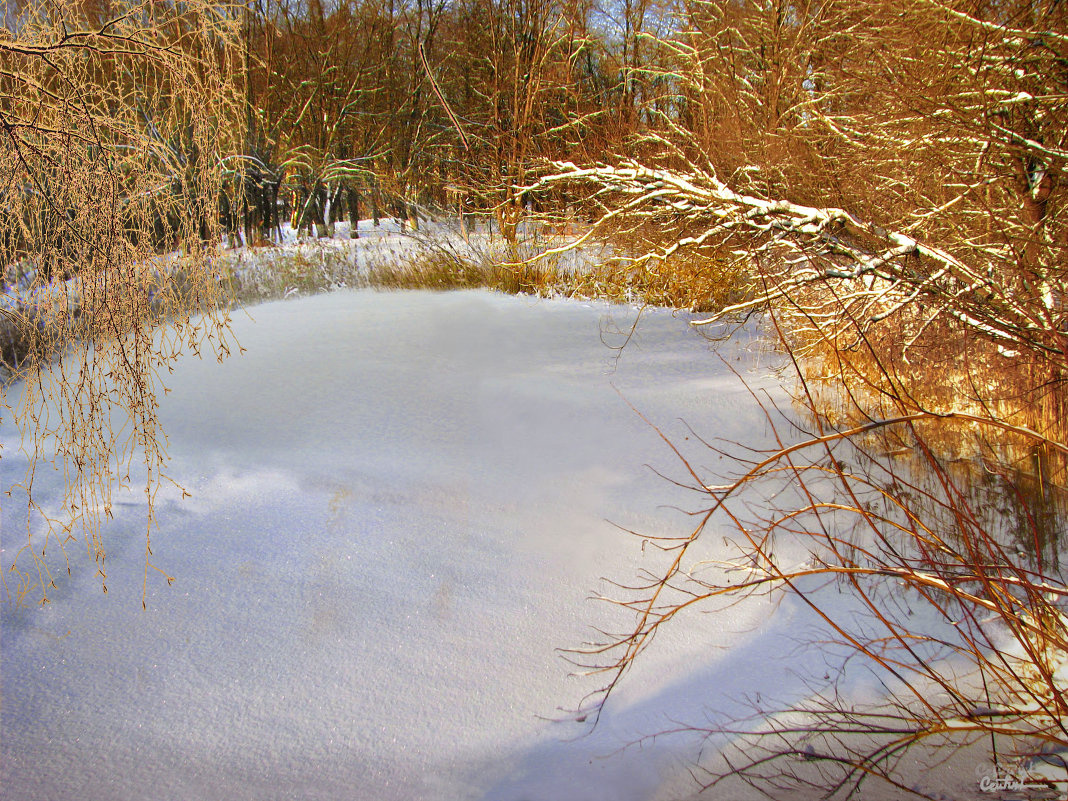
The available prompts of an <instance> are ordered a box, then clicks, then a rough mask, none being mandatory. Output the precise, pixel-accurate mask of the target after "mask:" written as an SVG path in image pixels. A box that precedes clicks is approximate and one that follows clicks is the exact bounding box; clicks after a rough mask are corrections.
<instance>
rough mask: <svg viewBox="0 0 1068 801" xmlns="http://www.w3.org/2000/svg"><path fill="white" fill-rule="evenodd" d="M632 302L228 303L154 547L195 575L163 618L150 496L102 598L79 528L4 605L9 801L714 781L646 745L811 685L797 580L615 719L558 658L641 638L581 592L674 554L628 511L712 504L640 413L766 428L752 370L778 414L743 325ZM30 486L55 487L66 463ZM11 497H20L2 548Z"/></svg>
mask: <svg viewBox="0 0 1068 801" xmlns="http://www.w3.org/2000/svg"><path fill="white" fill-rule="evenodd" d="M636 315H637V312H636V311H635V310H633V309H629V308H622V307H610V306H606V305H600V304H584V303H577V302H562V301H552V302H548V301H542V302H536V301H533V300H530V299H525V298H511V297H503V296H498V295H494V294H490V293H486V292H464V293H447V294H430V293H420V292H415V293H397V294H388V293H373V292H354V291H338V292H335V293H332V294H328V295H321V296H316V297H311V298H303V299H299V300H294V301H279V302H274V303H270V304H265V305H263V306H259V307H254V308H252V309H251V310H250V311H249V314H248V315H244V314H238V315H236V318H235V324H234V327H235V332H236V335H237V339H238V340H239V341H240V343H241V345H242V346H243V347H244V348H245V349H246V351H247V352H246V353H245V354H244V355H242V356H240V357H233V358H231V359H230V360H228V361H226V362H225V363H223V364H217V363H215V362H214V361H212V360H204V361H200V360H196V359H186V360H183V361H181V362H180V363H179V365H178V368H177V370H176V372H175V373H174V374H173V375H171V376H170V377H169V378H168V381H167V383H168V386H169V387H170V389H171V392H170V394H168V395H167V396H166V397H165V398H164V399H163V407H162V416H163V421H164V426H165V429H166V431H167V433H168V435H169V438H170V448H169V452H170V454H171V456H172V462H171V465H170V473H171V475H172V476H174V477H175V478H176V480H178V481H179V482H181V483H182V484H183V485H184V486H185V487H186V488H187V489H188V490H189V491H190V492H191V494H192V497H191V498H189V499H183V498H182V497H181V493H180V492H179V491H178V490H174V491H173V492H171V493H169V494H166V493H165V494H163V495H162V496H161V500H159V501H158V508H157V512H158V518H159V525H158V527H157V529H156V530H155V531H154V533H153V539H152V543H153V553H154V555H153V562H154V564H157V565H159V566H160V567H161V568H162V569H164V570H166V571H167V573H168V574H170V575H172V576H174V577H175V582H174V584H173V586H167V584H166V582H164V581H163V579H162V577H160V576H159V575H158V574H157V573H155V571H152V572H151V573H150V576H149V583H148V587H149V592H148V599H147V603H148V607H147V611H143V610H142V608H141V587H142V581H143V578H144V570H145V566H144V551H145V548H144V511H145V510H144V508H143V505H142V503H141V501H140V497H141V496H140V495H139V494H138V493H137V492H133V491H132V492H130V493H129V495H128V496H127V497H126V499H125V501H124V502H123V503H121V504H119V505H117V506H116V508H115V520H114V521H113V523H112V524H109V525H108V527H107V529H106V531H105V538H106V543H107V545H108V557H107V564H108V576H109V578H108V586H109V592H108V593H107V595H105V594H104V593H102V592H101V588H100V583H99V579H98V578H96V577H94V575H93V573H94V568H93V565H92V563H91V561H90V560H88V559H87V558H85V556H84V554H80V553H79V552H78V547H77V546H72V547H70V548H69V551H70V553H71V554H72V563H73V574H72V576H71V577H70V578H66V577H64V579H63V580H62V581H60V582H59V588H58V590H56V591H55V592H54V593H53V594H52V602H51V603H49V604H47V605H45V606H42V607H23V608H15V607H13V606H11V605H10V604H9V605H5V606H3V607H2V609H0V616H2V617H0V636H2V650H0V658H2V662H0V689H2V706H0V787H3V798H4V799H5V801H20V800H21V799H27V800H28V799H52V800H53V801H61V800H62V799H83V798H93V799H100V800H102V801H106V800H107V799H157V798H158V799H203V798H229V799H274V798H278V799H282V798H286V799H288V798H303V799H342V798H344V799H376V800H377V801H392V800H394V799H395V800H396V801H401V800H402V799H403V800H404V801H420V800H421V799H425V800H426V801H431V800H433V801H438V800H439V799H456V800H458V801H463V800H466V799H471V800H472V801H474V800H476V799H485V800H486V801H490V800H491V799H492V800H493V801H520V800H521V799H522V800H524V801H542V800H544V801H550V800H551V801H599V800H600V799H604V801H609V799H611V801H644V800H645V799H659V798H669V797H670V798H677V797H680V796H685V795H687V794H688V793H690V792H692V790H693V785H692V781H691V779H690V776H689V773H688V768H689V767H690V766H691V765H692V764H693V763H694V762H695V761H696V760H697V759H698V757H699V756H700V755H701V753H702V748H706V747H710V743H705V742H703V741H702V739H701V738H700V737H696V736H694V735H677V736H665V737H662V738H655V739H645V740H642V739H641V738H643V737H649V736H650V735H654V734H656V733H657V732H661V731H665V730H670V729H676V728H678V726H679V725H680V723H689V724H690V725H697V726H700V725H702V724H704V723H705V722H706V721H707V720H708V719H709V717H710V716H711V715H712V714H713V712H722V713H727V714H731V713H734V714H737V713H739V712H742V711H745V710H746V707H745V703H746V699H752V698H754V697H757V698H759V697H761V694H763V695H764V696H765V697H775V698H776V699H778V700H779V701H782V700H786V701H788V700H789V699H791V698H795V699H796V698H801V697H805V696H806V695H807V694H808V693H810V692H811V688H810V687H806V686H805V685H804V683H803V676H804V675H805V672H806V660H811V659H813V658H815V657H813V656H812V655H808V656H805V655H799V653H798V651H797V648H796V639H795V638H796V637H797V636H798V635H799V632H803V631H806V629H807V628H810V627H812V626H813V625H814V624H815V620H814V619H813V618H812V616H811V614H810V613H809V612H808V611H807V609H806V608H805V607H804V605H803V604H799V603H793V602H791V601H790V600H789V599H788V600H787V601H786V602H784V603H781V604H779V605H777V606H775V607H774V608H773V607H772V606H771V605H770V602H769V601H767V600H765V599H753V600H752V601H751V602H749V603H746V604H744V605H740V606H736V607H733V608H731V609H729V610H725V611H722V612H720V613H717V614H716V615H714V616H700V615H689V616H687V615H683V616H682V617H681V619H680V620H679V621H677V623H676V625H674V626H673V627H670V628H668V629H666V630H665V631H664V632H662V633H661V635H659V636H658V638H657V641H656V643H655V646H654V647H653V648H652V649H650V650H649V652H648V653H647V655H646V658H645V659H643V660H641V661H640V662H639V663H638V664H637V665H636V666H635V667H634V668H633V670H632V671H631V672H630V673H629V674H628V675H627V676H626V677H625V679H624V681H623V683H622V684H621V685H620V688H619V691H618V693H617V694H615V695H614V696H613V697H612V698H611V699H610V701H609V704H608V706H607V707H606V708H605V711H604V714H603V715H602V716H601V718H600V721H599V723H598V725H597V726H596V727H595V728H591V725H590V721H586V722H580V721H579V720H577V719H576V718H577V717H580V715H576V714H575V713H574V711H573V710H575V709H577V708H578V707H579V706H580V704H581V702H582V699H583V697H584V696H586V695H587V694H588V693H590V692H591V691H593V690H596V689H597V688H598V687H599V686H600V685H601V682H602V681H603V679H604V677H603V676H592V677H584V678H579V677H574V676H571V675H569V674H570V672H571V671H572V669H573V668H572V667H571V666H570V665H569V664H568V663H567V662H566V661H565V660H564V659H563V658H562V656H561V654H560V652H559V650H558V649H560V648H567V647H573V646H578V645H581V644H582V643H583V642H584V641H587V640H590V639H591V638H594V637H595V636H596V635H595V631H594V629H595V628H608V629H611V630H617V631H618V630H620V629H621V628H624V627H626V626H627V625H628V624H629V622H630V620H629V618H628V616H627V615H626V614H625V613H624V612H623V611H622V610H619V609H618V608H614V607H611V606H609V605H607V604H603V603H597V602H591V601H590V600H589V597H590V596H591V595H593V594H597V593H601V592H607V591H608V590H609V589H610V588H609V587H608V586H607V585H606V583H605V582H604V581H603V579H604V578H605V577H607V578H611V579H616V580H622V581H626V580H628V579H632V578H633V577H634V576H635V575H636V573H637V572H638V571H639V570H640V569H642V568H643V567H644V568H649V569H654V570H655V569H656V568H658V567H659V565H660V561H659V559H657V555H656V553H655V552H654V551H653V549H644V550H643V548H642V542H641V540H640V539H638V538H637V537H634V536H631V535H629V534H626V533H623V532H622V531H620V530H619V528H617V527H616V526H615V525H613V523H617V524H619V525H620V526H623V527H625V528H628V529H633V530H635V531H639V532H643V533H650V534H654V533H664V532H669V533H679V532H682V531H685V530H687V529H688V527H689V526H690V525H692V522H691V519H690V518H688V517H686V516H685V515H683V514H681V513H680V512H678V511H677V510H672V509H671V508H670V507H671V506H672V505H678V506H681V507H684V508H695V507H699V505H700V502H699V498H696V497H695V496H692V495H688V494H687V493H685V492H684V491H682V490H681V489H680V488H678V487H675V486H673V485H671V484H669V483H668V482H666V481H664V480H662V479H660V478H658V477H657V476H656V475H655V474H653V473H652V472H651V471H650V470H649V469H647V468H646V467H645V465H647V464H648V465H650V466H652V467H653V468H655V469H656V470H659V471H661V472H663V473H667V474H670V475H675V476H681V475H682V471H681V468H680V465H679V464H678V462H677V460H676V458H675V457H674V456H673V455H672V454H671V452H670V451H669V449H668V448H667V447H666V446H665V445H664V443H663V442H662V441H661V440H660V438H659V436H658V435H657V433H656V432H655V431H654V430H653V429H651V428H650V427H649V425H647V424H646V423H645V422H643V421H642V420H641V419H640V418H639V417H638V416H637V415H636V414H635V413H634V411H633V410H632V409H631V408H630V407H629V406H628V403H629V404H633V405H634V407H635V408H637V409H638V410H640V411H641V413H642V414H644V415H645V416H646V417H647V418H648V419H649V420H651V421H653V422H654V423H656V424H657V425H659V426H661V427H662V429H663V430H664V431H665V433H666V434H668V435H669V436H671V437H672V439H673V440H677V441H678V442H679V444H680V446H682V447H684V448H688V447H689V445H692V444H693V442H692V440H691V441H690V442H689V443H687V442H686V440H685V439H684V438H685V436H687V434H688V431H687V429H686V428H685V427H684V425H683V424H682V423H681V422H680V420H679V419H680V418H682V419H684V420H685V421H686V422H687V423H688V424H690V425H691V426H693V428H694V429H695V430H696V431H698V432H699V433H701V434H702V435H703V436H707V437H717V436H718V437H724V438H727V439H734V440H739V441H744V442H746V443H747V444H750V445H760V444H762V443H764V442H765V441H766V437H767V435H768V432H767V431H766V430H765V424H764V418H763V414H762V412H761V411H760V410H759V408H758V407H757V406H756V404H755V401H754V400H753V398H752V397H751V395H750V394H749V392H748V391H747V390H746V388H745V387H744V386H743V385H742V383H741V381H740V380H739V378H738V376H736V375H735V373H734V372H733V371H732V368H733V370H737V371H738V372H739V373H740V374H741V375H743V376H744V377H745V378H746V380H747V381H749V382H750V384H751V386H753V387H755V388H756V389H758V390H766V391H767V392H769V393H771V396H772V397H773V398H777V399H778V400H779V402H780V403H782V404H783V405H785V406H788V402H786V401H784V400H783V399H784V395H783V393H782V390H781V389H780V388H779V384H778V380H777V378H776V376H775V375H774V373H773V371H772V369H771V368H772V367H774V366H775V362H776V359H775V358H774V357H770V356H763V355H761V353H760V348H759V346H758V343H757V341H756V340H757V336H756V333H755V332H754V331H753V330H744V331H742V332H740V333H739V334H737V335H735V336H734V337H733V338H732V339H731V340H730V341H729V342H727V343H725V344H723V345H721V346H720V349H719V353H718V354H717V353H714V352H713V351H712V348H711V346H710V345H709V343H708V341H707V340H706V339H705V338H704V337H703V336H702V335H701V332H700V331H698V330H695V329H694V328H693V327H691V326H689V325H688V320H689V318H688V317H686V316H673V315H671V314H669V313H668V312H665V311H659V310H646V311H644V312H643V313H642V315H641V320H640V323H639V326H638V328H637V330H636V332H635V334H634V336H633V337H632V338H631V339H630V341H629V343H628V344H627V346H626V348H624V349H623V350H622V351H617V350H614V349H612V347H611V346H618V345H622V344H623V342H624V340H625V338H626V333H627V332H629V330H630V327H631V324H632V323H633V321H634V318H635V316H636ZM2 444H3V445H4V446H5V447H4V451H3V453H4V458H3V460H2V461H0V478H2V479H3V481H4V485H5V486H9V485H11V484H12V483H13V482H15V481H17V480H18V479H19V478H21V475H20V472H19V471H20V469H24V464H23V463H20V461H19V458H18V457H17V455H16V451H17V442H16V441H14V440H13V438H12V435H11V431H10V430H7V429H5V430H4V432H3V443H2ZM687 453H689V454H690V455H691V456H692V458H694V459H695V466H696V467H697V468H698V469H699V470H701V471H705V470H706V468H707V467H709V466H710V465H711V463H712V462H713V461H714V456H712V455H711V454H709V453H708V452H703V451H694V450H687ZM38 482H39V483H38V491H39V492H40V493H41V499H42V500H43V501H44V502H45V503H46V504H47V503H48V500H49V496H50V495H51V496H52V497H53V498H54V497H55V495H56V493H58V492H59V484H58V478H57V477H53V476H50V475H47V474H41V475H39V476H38ZM22 511H23V517H22V518H20V517H19V515H18V512H19V504H18V503H17V501H15V502H6V503H5V505H4V508H3V528H2V529H0V557H2V558H3V559H4V560H5V561H9V560H10V559H11V558H12V554H13V553H14V552H15V550H16V549H17V548H18V546H19V545H20V544H21V543H23V542H24V541H25V533H24V532H25V530H26V521H25V514H24V513H25V507H24V506H23V507H22ZM714 533H715V532H710V535H709V536H708V537H707V540H708V542H709V543H711V545H710V547H711V548H712V549H713V551H714V550H715V549H717V548H722V547H725V546H723V545H722V543H721V542H720V540H719V538H717V537H716V536H714ZM711 555H714V554H711ZM802 557H803V554H801V553H799V554H797V558H802ZM787 558H788V557H787ZM810 666H811V665H810ZM819 667H820V670H822V665H820V666H819ZM568 710H572V711H570V712H569V711H568ZM714 744H715V743H714V742H713V743H712V745H714ZM739 797H741V796H739Z"/></svg>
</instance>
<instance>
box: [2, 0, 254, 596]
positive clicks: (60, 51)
mask: <svg viewBox="0 0 1068 801" xmlns="http://www.w3.org/2000/svg"><path fill="white" fill-rule="evenodd" d="M238 19H239V16H238V14H237V13H236V9H234V8H231V7H229V6H227V5H225V4H217V3H208V2H200V0H192V2H182V3H178V4H171V3H159V2H147V1H146V2H110V3H102V4H91V3H85V4H83V5H81V6H78V7H76V8H74V9H72V8H71V7H70V6H69V5H68V4H66V3H55V2H51V0H40V1H39V2H38V1H36V0H35V1H33V2H26V3H22V4H20V5H19V7H18V10H17V12H16V13H9V14H8V17H7V24H8V27H7V28H5V29H3V30H0V58H2V71H0V137H2V144H0V195H2V197H3V208H4V216H5V219H4V225H3V228H2V230H0V264H3V265H4V267H5V270H6V278H7V285H8V287H9V291H8V295H7V296H6V297H7V299H8V301H9V302H8V303H7V304H6V305H5V307H4V308H3V310H2V315H3V328H4V334H5V336H6V337H7V338H8V345H9V347H5V349H4V360H5V366H6V368H7V369H8V371H9V372H10V374H11V375H10V380H9V381H8V383H7V384H6V385H5V388H4V394H3V404H4V410H5V411H6V412H7V414H8V415H10V417H9V419H10V420H12V421H13V422H14V424H15V425H16V426H17V428H18V429H19V431H20V432H21V437H22V447H23V450H24V451H25V452H26V453H27V454H28V457H29V462H30V464H29V470H28V473H27V476H26V479H25V481H24V482H23V483H22V484H21V485H20V487H19V488H20V490H21V493H16V494H13V495H12V498H19V497H21V498H24V499H25V502H26V504H27V510H28V515H27V541H26V544H25V546H23V548H22V549H21V550H20V553H19V554H17V555H16V556H15V558H14V560H13V561H14V562H15V567H14V570H15V573H14V574H13V575H14V576H15V578H14V579H12V578H11V576H12V574H10V573H9V574H7V575H8V579H6V582H7V588H8V591H9V592H10V593H11V594H12V595H13V596H14V597H15V598H17V599H20V600H21V599H22V598H23V597H25V596H27V594H39V596H40V598H41V599H42V600H47V597H48V591H49V588H51V587H52V586H53V580H52V578H53V573H52V570H53V569H54V565H51V564H49V563H48V562H46V560H45V558H44V555H45V550H46V548H50V547H53V546H56V545H58V546H59V549H60V550H61V551H62V547H63V546H64V545H65V544H66V543H68V542H69V541H70V540H71V538H72V537H74V536H75V534H76V532H78V531H81V532H83V533H84V537H85V541H86V544H87V546H88V548H89V552H90V554H91V556H92V557H93V559H94V560H95V563H96V566H97V569H98V573H99V576H100V580H101V584H102V586H103V587H104V590H105V591H106V590H107V572H106V568H105V554H106V550H105V546H104V542H103V540H102V538H101V524H102V522H103V521H104V520H105V519H106V518H108V517H110V515H111V509H112V503H113V500H114V497H115V493H116V491H118V490H120V489H124V488H126V487H127V486H128V485H129V483H130V482H131V480H134V481H143V482H144V489H145V493H146V497H147V500H148V505H149V518H148V534H149V535H150V534H151V527H152V511H151V510H152V501H153V498H154V496H155V493H156V492H157V491H158V490H159V488H160V486H161V484H162V482H164V480H165V462H166V457H165V453H164V450H163V435H162V432H161V431H160V429H159V424H158V417H157V411H158V394H159V392H160V390H161V389H162V383H161V379H162V376H163V375H165V374H166V372H167V370H168V369H169V368H170V366H171V365H172V364H173V362H174V360H175V359H176V358H177V357H178V355H179V354H180V353H181V352H182V351H184V350H193V351H199V350H200V349H201V348H202V347H204V346H205V345H208V346H209V347H211V348H212V349H214V351H215V352H216V353H217V354H218V355H219V356H220V358H221V357H222V356H223V355H225V354H226V353H227V352H228V348H229V345H228V344H227V339H226V328H227V317H226V314H225V312H221V311H218V310H217V299H218V296H219V275H218V274H217V273H216V271H215V270H214V268H213V254H214V253H215V251H216V249H217V247H218V245H219V242H220V236H221V227H220V225H221V220H220V214H219V198H220V196H221V194H222V191H223V184H224V181H225V180H226V177H227V175H228V173H227V168H226V166H225V161H224V158H223V157H224V155H226V154H228V153H232V152H236V147H235V145H236V143H237V142H238V141H239V139H238V126H237V125H236V123H235V120H239V119H240V109H241V105H240V103H239V102H238V93H237V92H236V91H235V89H234V88H233V85H232V80H231V76H232V75H234V74H238V73H237V70H236V69H235V67H236V66H237V65H238V64H239V62H237V61H236V59H235V56H236V52H235V49H234V47H233V42H234V40H235V32H236V31H235V25H236V24H237V21H238ZM50 462H51V463H53V464H54V465H55V467H56V468H57V469H59V470H61V471H62V475H63V477H64V482H65V487H66V495H65V501H64V509H62V510H60V511H59V512H58V513H56V512H52V513H49V512H48V511H46V509H45V508H44V507H42V506H41V505H39V504H38V503H37V502H36V500H35V498H34V494H33V485H34V477H35V474H36V473H37V471H38V469H39V468H40V466H41V465H43V464H47V463H50ZM138 464H139V465H140V471H141V472H140V473H137V472H136V466H137V465H138ZM132 467H133V468H135V472H133V473H131V468H132ZM131 475H134V476H137V478H135V479H131ZM10 502H14V501H13V500H12V501H9V503H10ZM57 515H58V516H57ZM35 519H36V520H37V522H38V523H40V522H41V521H43V523H44V525H45V532H44V533H43V534H41V533H35V531H36V529H37V528H38V526H37V524H36V523H35ZM145 545H146V557H145V564H146V568H145V570H146V575H145V581H146V588H147V580H148V570H149V567H154V566H153V565H152V562H151V540H150V536H149V537H146V543H145ZM23 554H29V555H30V556H31V557H32V567H28V566H27V562H26V561H25V560H23V561H19V560H20V559H21V558H22V555H23ZM68 564H69V563H68ZM5 567H6V566H5Z"/></svg>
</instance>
